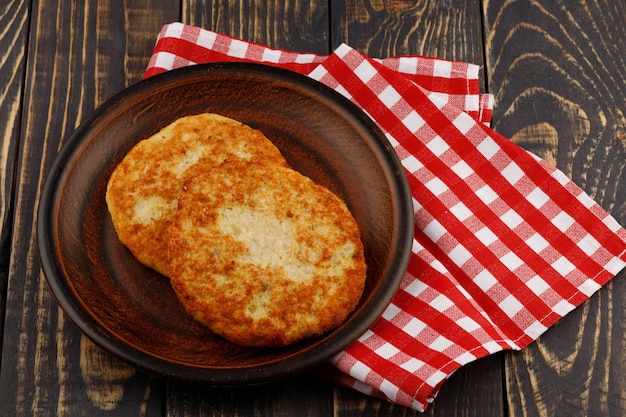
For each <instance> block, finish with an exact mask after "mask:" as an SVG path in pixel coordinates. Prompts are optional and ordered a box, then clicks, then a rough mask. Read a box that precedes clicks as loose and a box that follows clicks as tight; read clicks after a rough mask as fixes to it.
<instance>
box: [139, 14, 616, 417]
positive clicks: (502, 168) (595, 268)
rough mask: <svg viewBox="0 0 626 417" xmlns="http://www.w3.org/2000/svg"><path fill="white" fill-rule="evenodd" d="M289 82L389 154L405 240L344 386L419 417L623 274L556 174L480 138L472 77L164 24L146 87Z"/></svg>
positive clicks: (346, 367)
mask: <svg viewBox="0 0 626 417" xmlns="http://www.w3.org/2000/svg"><path fill="white" fill-rule="evenodd" d="M218 61H221V62H224V61H243V62H256V63H263V64H267V65H275V66H278V67H282V68H286V69H290V70H293V71H297V72H300V73H303V74H306V75H308V76H309V77H311V78H313V79H315V80H317V81H319V82H321V83H323V84H325V85H327V86H330V87H331V88H333V89H335V90H336V91H338V92H340V93H341V94H343V95H344V96H346V97H347V98H349V99H350V100H351V101H353V102H354V103H356V104H357V105H359V106H360V107H361V108H362V109H363V110H364V111H365V112H366V113H367V114H368V115H369V116H370V117H371V118H372V119H373V120H374V121H375V122H376V123H377V124H378V125H379V126H380V128H381V129H382V131H383V132H384V133H385V135H386V137H387V139H388V140H389V142H390V143H391V144H392V146H393V147H394V149H395V151H396V153H397V154H398V156H399V158H400V160H401V162H402V165H403V167H404V169H405V173H406V175H407V178H408V180H409V184H410V186H411V189H412V193H413V197H414V199H413V203H414V209H415V234H414V240H413V248H412V254H411V259H410V262H409V266H408V269H407V271H406V273H405V276H404V278H403V281H402V284H401V287H400V289H399V290H398V292H397V293H396V295H395V296H394V298H393V299H392V302H391V304H390V305H389V306H388V308H387V309H386V310H385V311H384V313H383V315H382V316H381V317H380V318H379V319H378V321H377V322H376V323H375V324H374V325H373V326H372V327H371V328H370V329H369V330H368V331H367V332H366V333H365V334H363V335H362V336H361V337H360V338H359V339H358V340H357V341H356V342H354V343H353V344H352V345H350V346H349V347H348V348H346V349H345V350H344V351H342V352H340V353H339V354H337V355H336V356H335V357H334V358H332V359H331V361H330V362H329V364H328V365H329V366H328V368H329V369H331V370H332V372H331V374H332V377H333V378H334V379H335V380H336V381H338V382H339V383H342V384H344V385H346V386H349V387H352V388H354V389H356V390H358V391H361V392H364V393H366V394H369V395H373V396H377V397H380V398H385V399H388V400H389V401H392V402H395V403H398V404H401V405H404V406H407V407H411V408H413V409H416V410H419V411H424V410H425V409H426V407H427V406H428V404H429V403H430V402H432V401H433V399H434V398H435V396H436V394H437V392H438V390H439V388H440V387H441V385H442V384H443V382H444V381H445V380H446V379H447V378H448V376H449V375H451V374H452V373H453V372H454V371H455V370H456V369H458V368H459V367H461V366H463V365H464V364H467V363H469V362H472V361H474V360H476V359H479V358H482V357H485V356H487V355H490V354H492V353H495V352H498V351H501V350H505V349H522V348H524V347H525V346H527V345H528V344H530V343H531V342H533V341H534V340H535V339H536V338H537V337H538V336H539V335H541V334H542V333H543V332H544V331H546V330H547V329H548V328H549V327H550V326H551V325H553V324H554V323H555V322H556V321H557V320H559V319H560V318H562V317H563V316H565V315H566V314H567V313H568V312H570V311H571V310H573V309H574V308H575V307H576V306H578V305H579V304H581V303H582V302H583V301H585V300H586V299H587V298H589V297H590V296H591V295H592V294H593V293H595V292H596V291H597V290H598V289H599V288H601V286H603V285H604V284H605V283H607V282H608V281H609V280H610V279H611V278H612V277H613V276H614V275H616V274H617V273H618V272H619V271H620V270H621V269H622V268H624V266H625V265H626V230H624V229H623V228H622V227H621V226H620V225H619V224H618V223H617V221H616V220H615V219H614V218H613V217H611V216H610V215H609V214H607V213H606V212H605V211H604V210H603V209H602V208H601V207H600V206H599V205H598V204H597V203H595V202H594V201H593V200H592V199H591V198H590V197H589V196H588V195H587V194H585V193H584V192H583V191H582V190H581V189H580V188H579V187H578V186H577V185H575V184H574V183H573V182H572V181H571V180H570V179H569V178H567V177H566V176H565V175H564V174H563V173H562V172H561V171H559V170H557V169H556V168H555V167H553V166H551V165H550V164H548V163H547V162H545V161H543V160H541V159H539V158H538V157H536V156H534V155H532V154H530V153H528V152H527V151H525V150H523V149H522V148H520V147H518V146H517V145H515V144H514V143H512V142H510V141H509V140H507V139H506V138H504V137H503V136H501V135H499V134H498V133H496V132H495V131H493V130H491V129H490V128H489V127H488V125H489V122H490V118H491V113H492V106H493V99H492V97H491V96H490V95H486V94H481V93H480V91H479V83H478V76H479V67H477V66H476V65H471V64H467V63H462V62H454V61H447V60H442V59H436V58H429V57H422V56H405V57H395V58H386V59H373V58H369V57H367V56H364V55H362V54H361V53H359V52H357V51H356V50H354V49H352V48H351V47H349V46H348V45H345V44H344V45H341V46H339V47H338V48H337V49H336V50H335V51H334V52H333V53H332V54H331V55H329V56H320V55H315V54H303V53H295V52H289V51H282V50H277V49H271V48H268V47H266V46H263V45H259V44H256V43H252V42H247V41H243V40H240V39H234V38H232V37H229V36H226V35H223V34H219V33H215V32H212V31H208V30H204V29H201V28H198V27H194V26H188V25H183V24H181V23H172V24H169V25H166V26H164V27H163V29H162V31H161V33H160V35H159V36H158V39H157V42H156V46H155V49H154V54H153V55H152V58H151V60H150V63H149V65H148V69H147V71H146V77H150V76H152V75H155V74H158V73H160V72H164V71H167V70H170V69H173V68H178V67H182V66H187V65H193V64H196V63H206V62H218Z"/></svg>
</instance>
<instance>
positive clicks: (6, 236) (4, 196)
mask: <svg viewBox="0 0 626 417" xmlns="http://www.w3.org/2000/svg"><path fill="white" fill-rule="evenodd" d="M0 9H1V10H3V12H2V14H0V27H2V28H4V30H3V31H2V32H0V51H2V52H1V54H2V55H1V57H0V126H3V127H4V129H2V131H0V135H2V136H0V179H1V180H0V351H1V350H2V333H3V331H2V330H3V323H4V320H2V319H3V317H4V310H5V301H6V287H7V279H8V274H9V263H10V259H11V258H10V247H11V232H12V230H13V227H12V225H11V222H12V221H13V211H12V203H13V184H14V179H15V177H14V175H13V173H14V168H15V162H16V158H17V149H18V140H19V128H20V114H21V110H22V108H21V106H22V101H21V99H22V91H23V88H24V67H25V63H26V40H27V36H28V3H27V2H26V1H12V2H10V1H8V0H3V1H0Z"/></svg>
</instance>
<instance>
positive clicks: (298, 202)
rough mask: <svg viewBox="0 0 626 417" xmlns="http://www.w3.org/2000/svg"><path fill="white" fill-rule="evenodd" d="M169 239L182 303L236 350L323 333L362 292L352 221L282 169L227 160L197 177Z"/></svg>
mask: <svg viewBox="0 0 626 417" xmlns="http://www.w3.org/2000/svg"><path fill="white" fill-rule="evenodd" d="M169 237H170V242H169V251H170V256H169V257H170V260H171V268H170V271H171V275H170V278H171V283H172V287H173V288H174V290H175V292H176V293H177V295H178V297H179V299H180V301H181V303H182V304H183V306H184V307H185V309H186V310H187V311H188V312H189V313H190V314H191V315H192V316H193V317H194V318H195V319H196V320H198V321H199V322H201V323H203V324H205V325H206V326H208V327H209V328H210V329H211V330H212V331H213V332H215V333H217V334H219V335H221V336H223V337H225V338H226V339H228V340H230V341H231V342H234V343H237V344H239V345H244V346H283V345H288V344H291V343H294V342H296V341H299V340H302V339H305V338H309V337H313V336H318V335H321V334H323V333H325V332H326V331H328V330H330V329H333V328H335V327H337V326H338V325H340V324H341V323H342V322H343V321H344V320H345V319H346V318H347V316H348V315H349V314H350V312H351V311H352V310H353V309H354V308H355V306H356V305H357V303H358V302H359V299H360V297H361V295H362V292H363V287H364V282H365V277H366V265H365V259H364V254H363V246H362V243H361V240H360V232H359V229H358V226H357V223H356V221H355V219H354V218H353V216H352V215H351V213H350V212H349V211H348V208H347V207H346V205H345V203H344V202H343V201H342V200H341V199H340V198H338V197H337V196H336V195H335V194H333V193H332V192H330V191H329V190H328V189H326V188H325V187H322V186H320V185H317V184H315V183H314V182H313V181H312V180H311V179H309V178H308V177H306V176H304V175H302V174H300V173H298V172H296V171H294V170H292V169H290V168H287V167H285V166H280V165H276V164H267V163H250V162H247V163H246V162H241V161H226V162H224V163H223V164H221V165H220V166H218V167H216V168H213V169H211V170H209V171H208V172H206V173H202V174H199V175H197V176H194V177H193V178H191V179H190V180H189V181H188V182H187V183H186V185H185V187H184V191H183V193H182V194H181V196H180V199H179V205H178V211H177V214H176V218H175V222H174V224H173V226H172V228H171V231H170V234H169Z"/></svg>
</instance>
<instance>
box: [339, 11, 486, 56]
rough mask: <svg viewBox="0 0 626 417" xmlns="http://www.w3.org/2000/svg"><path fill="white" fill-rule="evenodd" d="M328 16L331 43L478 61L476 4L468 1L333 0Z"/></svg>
mask: <svg viewBox="0 0 626 417" xmlns="http://www.w3.org/2000/svg"><path fill="white" fill-rule="evenodd" d="M331 16H332V23H331V24H332V45H333V46H334V47H337V46H338V45H339V44H340V43H341V42H345V43H347V44H349V45H350V46H352V47H353V48H355V49H357V50H359V51H361V52H363V53H365V54H366V55H369V56H372V57H379V58H384V57H388V56H396V55H410V54H419V55H427V56H432V57H437V58H444V59H451V60H459V61H465V62H470V63H473V64H477V65H482V63H483V49H482V44H483V38H482V23H481V11H480V4H478V2H476V1H473V0H459V1H454V2H453V1H438V0H425V1H419V2H406V1H381V0H336V1H333V11H332V14H331Z"/></svg>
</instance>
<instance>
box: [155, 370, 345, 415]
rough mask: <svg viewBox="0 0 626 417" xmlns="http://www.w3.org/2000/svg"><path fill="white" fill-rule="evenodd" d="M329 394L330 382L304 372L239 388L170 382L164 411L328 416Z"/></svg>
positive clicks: (170, 412) (331, 412) (330, 408)
mask: <svg viewBox="0 0 626 417" xmlns="http://www.w3.org/2000/svg"><path fill="white" fill-rule="evenodd" d="M332 395H333V387H332V385H329V384H328V383H327V382H324V381H321V380H318V379H316V378H314V377H312V376H310V375H307V374H305V375H299V376H295V377H291V378H288V379H284V380H281V381H277V382H273V383H269V384H263V385H259V386H251V387H239V388H209V387H199V386H189V385H184V384H170V386H169V391H168V402H167V410H166V413H167V415H168V416H169V417H192V416H193V417H195V416H202V417H212V416H214V417H220V416H268V417H269V416H298V417H300V416H302V417H316V416H331V415H333V409H332ZM335 415H336V414H335Z"/></svg>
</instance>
